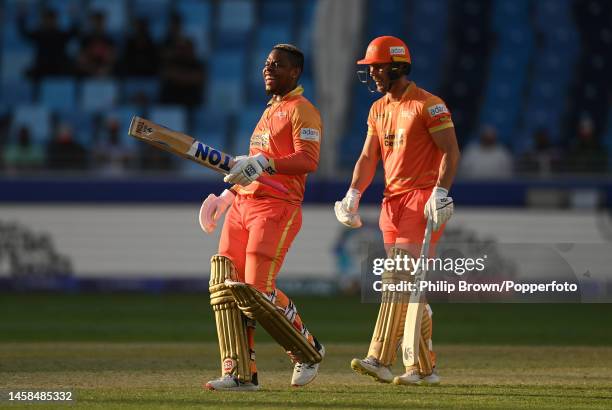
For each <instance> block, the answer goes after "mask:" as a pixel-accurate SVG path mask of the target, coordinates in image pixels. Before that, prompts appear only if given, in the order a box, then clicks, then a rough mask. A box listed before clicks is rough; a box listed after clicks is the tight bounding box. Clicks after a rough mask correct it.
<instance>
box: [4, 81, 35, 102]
mask: <svg viewBox="0 0 612 410" xmlns="http://www.w3.org/2000/svg"><path fill="white" fill-rule="evenodd" d="M33 97H34V86H33V85H32V83H31V82H30V81H28V80H19V81H8V82H4V81H3V82H2V83H0V104H1V105H5V106H7V107H10V106H14V105H15V104H30V103H32V102H33Z"/></svg>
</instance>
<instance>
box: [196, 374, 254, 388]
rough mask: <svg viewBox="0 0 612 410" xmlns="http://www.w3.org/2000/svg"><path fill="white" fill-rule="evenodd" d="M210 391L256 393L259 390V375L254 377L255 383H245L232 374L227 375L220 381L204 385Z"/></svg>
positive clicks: (212, 381) (220, 378)
mask: <svg viewBox="0 0 612 410" xmlns="http://www.w3.org/2000/svg"><path fill="white" fill-rule="evenodd" d="M204 387H206V388H207V389H208V390H221V391H256V390H259V384H258V383H257V373H255V374H254V375H253V382H243V381H240V380H238V378H237V377H236V376H234V375H231V374H225V375H223V376H221V377H219V378H218V379H213V380H210V381H209V382H208V383H206V384H205V385H204Z"/></svg>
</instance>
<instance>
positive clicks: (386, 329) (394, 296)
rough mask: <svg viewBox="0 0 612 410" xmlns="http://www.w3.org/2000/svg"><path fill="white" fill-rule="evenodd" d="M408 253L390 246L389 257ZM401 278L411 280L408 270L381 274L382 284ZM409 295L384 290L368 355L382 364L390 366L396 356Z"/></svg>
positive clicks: (402, 332)
mask: <svg viewBox="0 0 612 410" xmlns="http://www.w3.org/2000/svg"><path fill="white" fill-rule="evenodd" d="M404 255H408V256H410V254H409V253H408V252H407V251H406V250H403V249H399V248H391V250H390V254H389V258H395V257H396V256H400V257H402V258H403V257H404ZM402 280H406V281H412V280H413V277H412V276H411V275H410V273H409V272H406V271H401V272H398V271H396V270H391V271H386V272H384V273H383V274H382V282H383V284H387V283H388V284H398V283H401V281H402ZM408 299H409V295H408V294H407V293H406V292H401V291H398V292H391V291H384V292H383V293H382V300H381V304H380V310H379V311H378V318H377V319H376V326H375V327H374V334H373V335H372V341H371V342H370V348H369V350H368V356H374V357H375V358H376V359H378V361H379V362H380V363H381V364H382V365H383V366H391V365H392V364H393V362H394V361H395V358H396V356H397V349H398V347H399V345H400V342H401V339H402V336H403V334H404V321H405V320H406V311H407V309H408Z"/></svg>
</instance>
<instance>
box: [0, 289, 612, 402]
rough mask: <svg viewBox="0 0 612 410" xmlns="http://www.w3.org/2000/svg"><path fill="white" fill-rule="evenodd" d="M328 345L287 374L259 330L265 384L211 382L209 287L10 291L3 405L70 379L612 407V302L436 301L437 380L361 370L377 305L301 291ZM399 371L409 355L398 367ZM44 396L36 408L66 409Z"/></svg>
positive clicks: (127, 385) (218, 398) (287, 393)
mask: <svg viewBox="0 0 612 410" xmlns="http://www.w3.org/2000/svg"><path fill="white" fill-rule="evenodd" d="M295 302H296V304H298V308H299V309H300V311H301V312H302V313H303V315H304V318H305V320H306V323H307V325H308V326H309V328H310V329H311V330H312V331H313V333H315V334H317V336H318V337H319V338H320V339H321V341H322V342H324V343H325V344H326V346H327V357H326V359H325V361H324V362H323V364H322V367H321V374H320V375H319V377H318V378H317V379H316V380H315V382H313V383H312V385H309V386H307V387H305V388H303V389H292V388H290V387H289V379H290V375H291V365H290V364H289V363H288V360H287V359H286V358H285V356H284V354H283V352H282V350H281V349H280V348H279V347H278V346H276V345H275V344H273V343H271V342H270V339H269V338H268V337H267V335H265V334H264V331H263V330H260V331H259V333H258V335H257V341H258V349H257V357H258V364H259V370H260V381H261V383H262V387H263V388H262V391H259V392H256V393H226V392H225V393H224V392H209V391H204V390H202V389H201V384H202V382H203V381H205V380H206V379H207V378H211V377H216V376H217V374H218V351H217V347H216V344H215V343H214V341H215V340H216V335H215V334H214V324H213V321H212V314H211V312H210V309H209V307H208V300H207V295H196V294H184V295H139V294H121V295H45V294H38V295H13V294H0V392H3V394H4V397H2V399H0V400H3V401H0V407H2V406H4V407H7V408H13V407H16V406H15V405H14V404H13V403H11V404H9V403H8V402H7V401H6V391H7V390H16V389H21V390H23V389H29V390H52V389H56V390H57V389H60V390H72V391H73V392H74V394H75V397H76V403H75V404H74V405H73V406H71V407H70V408H105V409H106V408H142V409H150V408H187V407H192V408H203V407H211V408H245V407H249V408H290V407H296V408H341V409H349V408H356V409H370V408H381V409H392V408H434V409H442V408H482V409H493V408H514V409H516V408H527V409H532V408H537V409H540V408H551V409H553V408H555V409H557V408H575V409H582V408H584V409H587V408H589V409H590V408H594V409H597V408H601V409H604V408H610V403H611V402H612V326H610V325H609V320H610V317H612V305H603V304H600V305H578V304H573V305H537V304H532V305H513V304H507V305H491V304H481V305H472V304H470V305H467V304H466V305H461V304H452V305H450V304H449V305H446V304H439V305H436V306H434V343H435V346H436V350H437V352H438V354H439V362H438V364H439V373H440V375H441V376H442V382H443V384H442V385H441V386H438V387H405V386H402V387H399V386H392V385H382V384H377V383H374V382H373V381H371V380H370V379H368V378H365V377H363V376H358V375H355V374H353V373H352V372H351V370H350V369H349V361H350V359H351V358H352V357H359V356H363V355H364V353H365V352H366V349H367V344H368V341H369V338H370V335H371V330H372V326H373V321H374V319H375V316H376V312H377V307H376V306H375V305H371V304H361V303H359V300H358V299H357V298H348V297H337V298H314V297H299V298H295ZM394 370H395V372H396V373H399V372H401V366H399V365H396V366H395V369H394ZM63 407H65V406H64V405H63V404H58V403H55V404H53V405H49V404H47V405H44V404H37V405H36V407H34V408H63Z"/></svg>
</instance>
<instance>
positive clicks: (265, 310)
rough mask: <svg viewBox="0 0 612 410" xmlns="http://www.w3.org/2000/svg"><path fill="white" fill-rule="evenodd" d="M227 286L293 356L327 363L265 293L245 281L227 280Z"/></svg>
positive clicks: (246, 311) (251, 316) (245, 310)
mask: <svg viewBox="0 0 612 410" xmlns="http://www.w3.org/2000/svg"><path fill="white" fill-rule="evenodd" d="M225 285H226V286H227V287H228V288H229V289H230V291H231V292H232V294H233V295H234V299H235V300H236V303H237V304H238V308H240V310H241V311H242V313H244V315H245V316H246V317H248V318H249V319H253V320H256V321H257V322H258V323H260V324H261V326H263V328H264V329H266V331H267V332H268V333H269V334H270V336H272V338H273V339H274V340H276V342H277V343H278V344H280V345H281V346H282V347H283V348H284V349H285V350H286V351H287V353H289V354H290V356H292V357H295V358H296V359H297V360H298V361H299V362H300V363H319V362H320V361H321V360H323V358H322V357H321V354H320V353H319V352H318V351H317V350H316V349H315V347H314V346H313V345H311V344H310V343H309V342H308V340H306V338H305V337H304V336H303V335H302V334H301V333H300V332H298V331H297V330H296V329H295V328H294V327H293V325H292V324H291V323H290V322H289V320H287V318H286V317H285V316H284V315H283V314H282V313H281V312H279V310H278V308H277V307H276V306H275V305H274V304H273V303H271V302H270V301H269V300H268V299H266V297H265V296H264V295H263V294H262V293H261V292H259V291H258V290H257V289H255V288H253V287H252V286H250V285H247V284H246V283H242V282H235V281H231V280H227V281H225Z"/></svg>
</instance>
